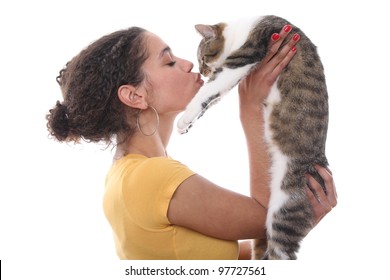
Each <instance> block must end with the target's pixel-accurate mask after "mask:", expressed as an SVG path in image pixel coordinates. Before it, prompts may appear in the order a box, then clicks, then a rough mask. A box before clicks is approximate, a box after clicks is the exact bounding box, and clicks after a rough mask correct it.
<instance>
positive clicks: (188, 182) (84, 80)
mask: <svg viewBox="0 0 390 280" xmlns="http://www.w3.org/2000/svg"><path fill="white" fill-rule="evenodd" d="M290 30H291V27H290V26H286V27H285V28H283V29H282V31H281V32H280V34H274V35H273V36H272V38H271V42H270V51H269V55H268V56H267V57H266V59H264V61H263V62H262V63H261V65H260V66H259V67H258V69H257V70H256V71H255V72H254V73H252V74H251V75H250V76H249V77H247V78H246V79H245V80H244V81H242V82H241V83H240V85H239V95H240V112H241V113H240V114H241V122H242V126H243V128H244V132H245V135H246V139H247V144H248V150H249V158H250V171H251V179H250V180H251V186H250V188H251V196H250V197H247V196H244V195H241V194H238V193H234V192H231V191H229V190H226V189H224V188H221V187H219V186H217V185H215V184H213V183H212V182H210V181H208V180H207V179H205V178H203V177H201V176H200V175H198V174H196V173H195V172H193V171H191V170H190V169H189V168H188V167H186V166H185V165H183V164H181V163H179V162H177V161H175V160H173V159H171V158H169V157H168V156H167V152H166V147H167V145H168V142H169V138H170V136H171V133H172V129H173V125H174V120H175V118H176V116H177V115H178V114H179V113H180V112H182V111H183V110H184V109H185V107H186V105H187V104H188V103H189V101H190V100H191V98H192V97H193V96H194V95H195V94H196V92H197V91H198V90H199V88H200V87H201V86H202V85H203V81H202V80H201V78H200V75H199V74H198V73H193V72H191V71H192V68H193V64H192V63H191V62H189V61H186V60H184V59H181V58H178V57H176V56H174V55H173V53H172V51H171V49H170V48H169V47H168V46H167V45H166V44H165V43H164V41H162V40H161V39H160V38H159V37H158V36H156V35H155V34H153V33H151V32H148V31H146V30H144V29H141V28H138V27H132V28H129V29H127V30H122V31H117V32H114V33H112V34H109V35H107V36H104V37H102V38H101V39H99V40H97V41H96V42H94V43H92V44H91V45H90V46H88V47H87V48H86V49H84V50H83V51H82V52H81V53H80V54H79V55H77V56H76V57H75V58H73V59H72V60H71V61H70V62H69V63H68V64H67V66H66V67H65V68H64V69H63V70H61V72H60V76H59V77H58V78H57V81H58V82H59V84H60V86H61V90H62V94H63V97H64V101H63V102H62V103H60V102H57V104H56V106H55V107H54V108H53V109H52V110H50V113H49V114H48V115H47V119H48V128H49V131H50V133H51V135H52V136H54V137H55V138H56V139H57V140H59V141H76V142H77V141H79V140H80V139H84V140H87V141H92V142H100V141H105V142H107V143H111V144H112V143H115V144H116V153H115V156H114V163H113V165H112V167H111V169H110V171H109V173H108V175H107V180H106V193H105V196H104V211H105V214H106V217H107V219H108V221H109V223H110V225H111V227H112V229H113V232H114V237H115V244H116V249H117V253H118V256H119V257H120V258H121V259H237V258H244V259H245V258H250V249H249V244H248V242H242V243H240V245H239V243H238V241H239V240H244V239H252V238H256V239H265V238H266V235H265V228H264V224H265V217H266V213H267V205H268V198H269V190H268V186H267V185H268V177H267V172H268V167H269V166H268V158H267V151H266V148H265V145H264V143H263V136H262V133H261V130H260V129H259V127H261V125H262V122H263V120H262V117H263V113H262V111H261V110H262V109H261V108H260V106H258V104H261V102H262V101H263V100H264V98H266V96H267V94H268V93H269V91H270V87H271V85H272V84H273V82H274V81H275V79H276V78H277V77H278V75H279V74H280V72H281V71H282V69H283V68H284V67H285V66H286V65H287V64H288V62H289V61H290V60H291V58H292V57H293V56H294V54H295V52H296V49H295V47H294V45H295V44H296V42H295V41H294V40H290V41H289V42H288V43H287V44H286V45H285V46H284V47H282V48H281V49H280V50H279V47H280V46H281V44H282V41H283V40H284V38H285V37H286V36H287V34H288V33H289V32H290ZM274 54H276V55H274ZM317 169H318V172H319V173H320V175H321V176H322V178H323V179H324V181H325V183H326V187H327V189H328V194H327V195H326V194H325V193H324V191H323V190H322V188H321V186H320V185H319V184H318V183H317V182H316V181H315V180H314V179H313V178H311V177H310V179H309V182H310V184H311V188H312V189H313V190H314V191H315V192H316V193H317V194H316V195H317V198H319V199H318V200H317V199H316V196H315V195H314V194H313V193H312V192H311V191H310V190H309V188H308V189H307V195H308V197H309V199H310V201H311V203H312V205H313V209H314V213H315V220H314V223H315V224H316V223H318V222H319V221H320V220H321V218H322V217H323V216H324V215H326V214H327V213H328V212H329V211H330V210H331V209H332V207H334V206H335V205H336V195H335V189H334V183H333V179H332V175H331V174H330V173H329V172H328V171H327V170H326V169H324V168H321V167H317Z"/></svg>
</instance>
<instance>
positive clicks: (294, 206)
mask: <svg viewBox="0 0 390 280" xmlns="http://www.w3.org/2000/svg"><path fill="white" fill-rule="evenodd" d="M286 24H289V25H291V26H292V27H293V30H294V31H295V32H297V33H298V34H299V35H300V41H299V43H298V44H297V46H296V48H297V53H296V54H295V56H294V58H293V59H292V60H291V61H290V63H289V64H288V66H287V67H286V68H285V69H284V70H283V72H282V73H281V74H280V76H279V77H278V79H277V81H276V82H275V84H274V85H273V87H272V90H271V92H270V94H269V96H268V97H267V99H266V102H265V104H264V105H262V104H259V106H265V108H264V112H265V113H264V119H265V131H264V133H265V139H266V141H267V144H268V148H269V152H270V154H271V160H272V162H271V170H270V172H271V183H270V192H271V197H270V202H269V209H268V214H267V219H266V228H267V244H266V249H265V246H263V245H264V243H261V242H260V241H259V240H255V242H254V246H253V256H252V258H253V259H260V258H262V259H296V258H297V256H296V253H297V252H298V250H299V248H300V242H301V241H302V239H303V238H304V237H305V236H306V234H307V233H308V232H309V230H310V229H311V228H312V226H313V224H312V218H313V213H312V208H311V204H310V203H309V201H308V199H307V197H306V194H305V188H306V186H307V185H308V182H307V180H306V179H305V174H306V173H309V174H311V175H312V176H313V177H314V178H315V179H316V180H317V181H318V182H320V183H321V185H322V187H323V188H324V191H326V189H325V186H324V182H323V180H322V179H321V177H320V176H319V174H318V173H317V172H316V170H315V169H314V167H313V165H314V164H319V165H321V166H327V165H328V161H327V159H326V156H325V142H326V134H327V127H328V94H327V88H326V83H325V76H324V70H323V65H322V63H321V61H320V58H319V55H318V53H317V49H316V46H315V45H314V44H313V43H312V42H311V41H310V39H309V38H308V37H307V36H306V35H305V34H304V33H303V32H302V31H301V30H300V29H299V28H297V27H295V26H294V25H292V24H291V23H289V22H288V21H286V20H285V19H283V18H280V17H277V16H272V15H269V16H262V17H257V18H255V19H250V20H244V21H239V22H235V23H219V24H216V25H197V26H196V29H197V30H198V32H199V33H200V34H201V35H202V36H203V39H202V40H201V42H200V45H199V48H198V59H199V65H200V72H201V73H202V74H203V75H205V76H208V77H209V80H208V82H207V83H205V84H204V86H203V87H202V88H201V89H200V90H199V92H198V93H197V95H196V96H195V97H194V98H193V100H192V101H191V102H190V103H189V105H188V106H187V108H186V111H185V112H184V114H183V115H182V117H181V118H180V119H179V121H178V124H177V125H178V129H179V132H181V133H186V132H187V131H188V129H189V128H190V127H191V126H192V125H193V123H194V121H195V120H197V119H198V118H200V117H201V116H202V115H203V113H204V112H205V111H206V110H207V109H208V108H209V107H210V106H211V105H212V104H214V103H216V102H217V101H218V100H219V99H220V98H221V97H222V96H223V95H224V94H225V93H227V92H228V91H229V90H231V89H232V88H233V87H234V86H235V85H237V84H238V82H239V81H240V80H241V79H243V78H244V77H245V76H247V75H248V74H249V73H250V72H251V70H252V69H254V67H255V66H256V65H257V64H258V63H259V62H260V61H261V60H262V59H263V58H264V57H265V55H266V54H267V50H268V49H267V48H268V45H269V39H270V38H271V35H272V34H273V33H279V31H280V30H281V29H282V28H283V27H284V26H285V25H286ZM291 33H292V32H291ZM291 33H290V34H289V37H287V39H286V40H285V42H287V41H288V40H289V38H290V37H291V36H293V35H292V34H291ZM262 247H263V248H262ZM264 250H265V252H264Z"/></svg>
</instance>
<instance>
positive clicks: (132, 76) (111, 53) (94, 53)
mask: <svg viewBox="0 0 390 280" xmlns="http://www.w3.org/2000/svg"><path fill="white" fill-rule="evenodd" d="M145 32H146V30H144V29H142V28H139V27H131V28H129V29H126V30H120V31H117V32H114V33H111V34H109V35H106V36H104V37H102V38H100V39H98V40H97V41H95V42H93V43H92V44H91V45H89V46H88V47H87V48H86V49H84V50H82V51H81V52H80V53H79V54H78V55H77V56H75V57H74V58H73V59H72V60H71V61H69V62H68V63H67V64H66V66H65V67H64V68H63V69H62V70H61V71H60V74H59V76H58V77H57V82H58V83H59V85H60V87H61V91H62V95H63V98H64V101H63V102H62V103H60V102H59V101H57V103H56V105H55V107H54V108H53V109H51V110H50V111H49V114H47V115H46V119H47V121H48V122H47V127H48V130H49V133H50V135H51V136H53V137H55V138H56V139H57V140H58V141H65V142H69V141H75V142H79V140H81V139H83V140H85V141H90V142H101V141H103V142H106V143H107V144H110V143H112V142H113V140H114V139H115V137H117V136H118V135H128V136H131V135H132V133H133V132H134V130H135V127H136V122H135V118H136V115H137V113H138V110H137V109H132V108H129V107H127V106H125V105H124V104H123V103H122V102H121V101H120V100H119V98H118V95H117V91H118V88H119V87H120V86H121V85H124V84H131V85H133V86H138V85H140V84H141V83H142V82H143V81H144V79H145V74H144V73H143V71H142V65H143V63H144V62H145V60H146V59H147V57H148V54H147V48H146V43H145V37H146V36H144V35H145Z"/></svg>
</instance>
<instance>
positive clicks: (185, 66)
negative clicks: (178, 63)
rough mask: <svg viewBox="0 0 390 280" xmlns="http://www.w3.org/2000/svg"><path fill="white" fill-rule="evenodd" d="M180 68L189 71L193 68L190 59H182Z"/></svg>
mask: <svg viewBox="0 0 390 280" xmlns="http://www.w3.org/2000/svg"><path fill="white" fill-rule="evenodd" d="M182 65H183V66H182V68H183V70H184V71H185V72H188V73H189V72H191V71H192V69H193V68H194V64H193V63H192V62H191V61H188V60H184V59H183V64H182Z"/></svg>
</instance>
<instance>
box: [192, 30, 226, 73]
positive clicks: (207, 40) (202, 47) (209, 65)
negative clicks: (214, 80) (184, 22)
mask: <svg viewBox="0 0 390 280" xmlns="http://www.w3.org/2000/svg"><path fill="white" fill-rule="evenodd" d="M225 27H226V24H225V23H219V24H216V25H205V24H197V25H195V29H196V30H197V31H198V32H199V34H200V35H202V37H203V38H202V40H201V41H200V43H199V47H198V62H199V72H200V73H201V74H202V75H203V76H206V77H209V76H210V75H211V74H212V73H214V72H215V71H216V69H217V68H218V67H219V66H220V65H218V64H217V63H218V58H219V57H220V55H221V54H222V53H223V49H224V44H225V38H224V37H223V30H224V28H225Z"/></svg>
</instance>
